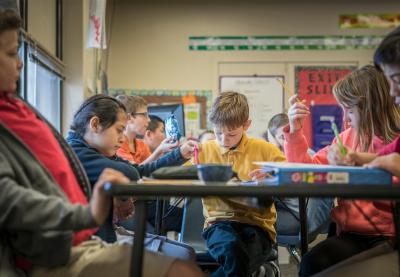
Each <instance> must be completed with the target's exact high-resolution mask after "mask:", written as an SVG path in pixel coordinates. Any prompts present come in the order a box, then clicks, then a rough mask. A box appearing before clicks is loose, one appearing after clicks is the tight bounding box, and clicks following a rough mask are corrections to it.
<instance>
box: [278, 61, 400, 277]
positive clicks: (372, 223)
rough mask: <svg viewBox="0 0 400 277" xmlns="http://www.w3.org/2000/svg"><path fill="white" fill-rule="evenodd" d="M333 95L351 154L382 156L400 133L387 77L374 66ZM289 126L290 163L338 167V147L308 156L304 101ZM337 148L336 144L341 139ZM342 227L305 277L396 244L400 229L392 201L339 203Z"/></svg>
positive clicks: (308, 264)
mask: <svg viewBox="0 0 400 277" xmlns="http://www.w3.org/2000/svg"><path fill="white" fill-rule="evenodd" d="M333 93H334V95H335V98H336V100H337V101H338V103H339V105H340V106H341V107H342V108H343V112H344V119H345V121H346V123H347V125H348V126H349V128H348V129H346V130H345V131H343V132H342V133H341V134H340V138H341V140H342V142H343V144H344V145H345V147H347V148H348V149H349V150H352V151H363V152H370V153H377V152H379V151H380V150H381V149H382V148H383V147H384V146H385V145H387V144H389V143H390V142H391V141H393V140H394V139H395V138H396V137H397V136H398V134H399V133H400V113H399V110H398V108H397V107H396V105H395V101H394V100H393V99H392V98H391V97H390V95H389V84H388V82H387V80H386V79H385V76H384V75H383V73H381V72H380V71H379V70H377V69H376V68H375V67H373V66H371V65H367V66H364V67H362V68H360V69H358V70H355V71H354V72H353V73H351V74H349V75H348V76H346V77H345V78H344V79H342V80H340V81H338V82H337V83H336V85H335V86H334V88H333ZM289 102H290V105H291V106H290V108H289V111H288V115H289V125H287V126H286V127H285V129H284V136H285V153H286V157H287V160H288V161H290V162H304V163H316V164H328V163H329V161H328V160H330V161H331V162H333V163H337V161H338V159H337V158H336V155H334V153H335V152H336V151H335V148H334V147H332V150H331V154H328V152H329V147H325V148H323V149H321V150H320V151H318V152H317V153H316V154H315V155H314V156H313V157H312V158H311V157H310V156H309V155H308V154H307V149H308V145H307V141H306V138H305V137H304V135H303V131H302V124H303V121H304V118H305V117H306V116H308V115H309V114H310V112H309V109H308V107H307V106H306V105H305V104H304V102H297V101H296V97H295V96H294V97H292V98H290V100H289ZM332 145H336V139H335V140H333V142H332ZM331 217H332V219H333V221H335V223H336V225H337V236H334V237H330V238H328V239H326V240H325V241H323V242H321V243H319V244H318V245H316V246H315V247H314V248H313V249H312V250H311V251H310V252H308V253H307V254H306V255H305V256H304V257H303V259H302V261H301V264H300V272H299V275H300V276H311V275H313V274H316V273H318V272H320V271H322V270H324V269H325V268H328V267H330V266H332V265H334V264H336V263H338V262H340V261H343V260H345V259H347V258H349V257H351V256H353V255H356V254H358V253H360V252H362V251H365V250H368V249H370V248H372V247H374V246H375V245H377V244H379V243H382V242H385V241H388V240H393V239H394V236H395V230H394V225H393V220H392V217H393V216H392V206H391V203H390V202H389V201H365V200H344V199H338V206H337V207H335V208H334V209H333V210H332V212H331Z"/></svg>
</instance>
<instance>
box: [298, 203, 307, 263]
mask: <svg viewBox="0 0 400 277" xmlns="http://www.w3.org/2000/svg"><path fill="white" fill-rule="evenodd" d="M299 214H300V239H301V246H300V248H301V256H302V257H303V256H304V254H306V253H307V251H308V231H307V229H308V228H307V205H306V198H305V197H299Z"/></svg>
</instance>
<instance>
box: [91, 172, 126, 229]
mask: <svg viewBox="0 0 400 277" xmlns="http://www.w3.org/2000/svg"><path fill="white" fill-rule="evenodd" d="M108 182H110V183H113V184H128V183H129V179H128V178H127V177H126V176H125V175H123V174H122V173H121V172H119V171H116V170H113V169H109V168H106V169H105V170H104V171H103V172H102V173H101V175H100V177H99V179H98V181H97V182H96V184H95V185H94V189H93V195H92V199H91V201H90V210H91V212H92V216H93V218H94V220H95V221H96V223H97V225H101V224H103V223H104V221H105V220H106V218H107V215H108V213H109V212H110V207H111V197H110V196H108V195H106V194H105V193H104V190H103V188H104V184H105V183H108Z"/></svg>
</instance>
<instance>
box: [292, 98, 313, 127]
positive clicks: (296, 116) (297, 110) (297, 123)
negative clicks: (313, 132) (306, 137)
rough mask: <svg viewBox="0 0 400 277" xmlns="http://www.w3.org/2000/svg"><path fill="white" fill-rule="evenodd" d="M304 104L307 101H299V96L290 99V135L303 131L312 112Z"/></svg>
mask: <svg viewBox="0 0 400 277" xmlns="http://www.w3.org/2000/svg"><path fill="white" fill-rule="evenodd" d="M304 103H305V100H303V101H301V102H300V101H298V98H297V95H293V96H292V97H290V98H289V105H290V107H289V110H288V117H289V126H290V133H294V132H295V131H297V130H299V129H301V128H302V126H303V121H304V119H305V118H306V117H307V116H309V115H310V111H309V109H308V107H307V106H306V105H305V104H304Z"/></svg>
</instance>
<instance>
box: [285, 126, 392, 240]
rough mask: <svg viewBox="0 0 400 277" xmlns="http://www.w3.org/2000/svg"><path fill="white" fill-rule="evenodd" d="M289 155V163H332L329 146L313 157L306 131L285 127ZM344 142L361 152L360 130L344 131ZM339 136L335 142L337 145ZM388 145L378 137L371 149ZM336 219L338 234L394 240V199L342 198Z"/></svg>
mask: <svg viewBox="0 0 400 277" xmlns="http://www.w3.org/2000/svg"><path fill="white" fill-rule="evenodd" d="M284 136H285V146H284V147H285V154H286V158H287V160H288V161H289V162H302V163H315V164H328V158H327V155H328V150H329V146H327V147H325V148H323V149H321V150H319V151H318V152H317V153H316V154H315V155H314V156H313V157H312V158H311V157H310V156H309V155H308V154H307V149H308V144H307V140H306V138H305V136H304V134H303V131H302V130H298V131H296V132H294V133H293V134H291V133H289V126H286V127H285V128H284ZM339 136H340V138H341V140H342V142H343V145H344V146H346V147H347V148H349V149H352V150H353V151H359V150H360V149H359V147H357V145H356V132H355V130H354V129H352V128H348V129H347V130H345V131H343V132H342V133H340V135H339ZM336 143H337V142H336V139H334V140H333V142H332V144H336ZM384 147H385V144H384V142H383V141H382V140H381V139H379V138H378V137H374V138H373V140H372V144H371V146H370V148H369V149H368V152H370V153H378V152H379V151H380V150H381V149H383V148H384ZM331 217H332V220H333V221H335V222H336V224H337V232H338V234H339V233H341V232H351V233H357V234H362V235H384V236H387V237H389V238H390V239H392V240H393V239H394V237H395V230H394V224H393V215H392V203H391V202H390V201H366V200H345V199H338V206H337V207H335V208H333V209H332V211H331Z"/></svg>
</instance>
